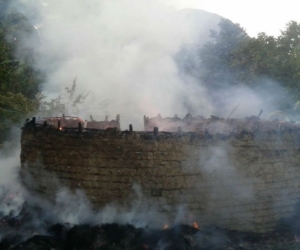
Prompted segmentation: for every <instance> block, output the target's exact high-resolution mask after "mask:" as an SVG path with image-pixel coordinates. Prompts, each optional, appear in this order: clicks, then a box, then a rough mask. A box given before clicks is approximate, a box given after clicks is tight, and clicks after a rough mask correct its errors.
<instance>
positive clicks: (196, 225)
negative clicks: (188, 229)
mask: <svg viewBox="0 0 300 250" xmlns="http://www.w3.org/2000/svg"><path fill="white" fill-rule="evenodd" d="M193 227H194V228H195V229H200V227H199V225H198V223H197V222H196V221H194V223H193Z"/></svg>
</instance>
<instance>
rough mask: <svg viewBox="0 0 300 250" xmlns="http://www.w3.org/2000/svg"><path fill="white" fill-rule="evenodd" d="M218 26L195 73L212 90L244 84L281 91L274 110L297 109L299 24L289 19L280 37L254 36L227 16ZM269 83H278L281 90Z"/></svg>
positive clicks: (200, 52) (299, 96)
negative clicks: (217, 30) (249, 34)
mask: <svg viewBox="0 0 300 250" xmlns="http://www.w3.org/2000/svg"><path fill="white" fill-rule="evenodd" d="M219 27H220V30H219V32H216V31H211V39H212V40H211V42H209V43H207V44H206V45H204V46H203V47H201V48H200V49H199V50H198V55H197V56H198V60H199V62H198V63H197V64H194V65H197V68H192V69H191V68H190V69H189V70H190V71H191V72H192V74H194V75H195V76H196V77H197V78H198V79H199V80H200V81H201V82H202V83H203V84H204V85H205V86H206V87H207V89H208V90H209V91H210V92H211V93H212V92H214V91H215V90H218V91H219V90H225V89H227V88H229V87H232V86H236V87H238V86H243V85H244V86H247V87H249V88H251V89H253V90H256V91H258V92H261V91H264V93H266V95H274V93H275V92H276V91H280V93H276V94H277V96H279V97H278V100H276V103H277V107H274V109H275V108H277V109H280V110H283V111H286V112H294V111H293V109H294V108H295V103H296V102H297V101H298V100H300V71H299V70H300V24H298V23H297V22H295V21H291V22H289V23H288V24H287V25H286V28H285V30H283V31H281V35H280V36H278V37H274V36H268V35H266V34H265V33H260V34H258V36H257V37H254V38H253V37H249V36H248V35H247V33H246V32H245V30H244V29H243V28H241V27H240V26H239V25H238V24H234V23H232V22H231V21H229V20H226V19H223V20H222V21H221V22H220V24H219ZM267 82H273V83H277V86H280V87H281V88H280V90H279V88H277V89H276V88H275V87H274V86H276V85H275V84H273V85H268V84H267ZM296 108H297V106H296Z"/></svg>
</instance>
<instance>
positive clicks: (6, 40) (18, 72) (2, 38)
mask: <svg viewBox="0 0 300 250" xmlns="http://www.w3.org/2000/svg"><path fill="white" fill-rule="evenodd" d="M11 2H12V1H10V0H0V140H3V139H4V136H5V134H6V133H7V131H8V130H9V126H10V125H11V124H12V123H18V122H20V121H21V120H22V119H24V117H25V116H26V115H28V114H30V113H34V112H35V110H36V109H37V108H38V102H37V101H36V94H37V93H38V90H39V86H40V84H41V82H42V76H41V74H40V73H39V72H38V71H36V70H35V69H34V68H33V67H32V63H33V48H30V47H29V46H25V45H24V44H26V43H25V42H24V40H25V39H26V38H27V37H28V36H29V35H31V34H32V32H36V30H35V29H34V27H33V25H30V23H29V22H28V21H27V19H26V18H25V17H24V16H23V15H21V14H19V13H18V12H16V11H14V10H13V9H12V8H10V3H11Z"/></svg>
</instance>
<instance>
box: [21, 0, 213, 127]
mask: <svg viewBox="0 0 300 250" xmlns="http://www.w3.org/2000/svg"><path fill="white" fill-rule="evenodd" d="M22 2H23V4H24V6H25V7H24V6H22V10H21V11H22V12H23V13H24V10H27V11H25V15H26V16H30V15H31V14H32V13H35V15H38V17H37V16H35V17H34V18H32V20H33V24H35V25H36V28H37V29H38V36H37V37H34V38H33V39H32V40H31V42H32V43H34V46H35V51H36V55H37V57H36V66H37V67H38V68H39V69H41V70H42V71H43V72H45V73H46V78H47V80H46V82H45V83H44V85H43V91H45V93H46V95H48V96H52V95H57V94H58V93H60V92H61V91H62V90H63V89H64V88H65V87H66V86H70V85H71V83H72V80H73V79H74V77H75V76H77V77H78V88H79V89H78V90H79V92H81V93H86V92H89V91H90V92H92V93H93V94H94V95H96V96H97V98H91V102H88V105H87V106H89V110H85V111H83V112H82V113H81V114H80V115H81V116H84V118H86V117H88V116H89V115H90V114H92V115H93V116H94V118H98V119H102V118H103V117H104V115H105V114H108V115H110V118H114V117H115V115H116V114H117V113H120V114H121V122H122V123H123V124H125V125H126V126H127V125H128V124H129V123H133V124H134V126H135V127H136V126H138V127H136V129H142V127H141V124H142V117H143V115H144V114H145V115H149V116H155V115H157V114H158V113H161V114H163V115H166V116H167V115H173V114H174V113H177V114H182V115H184V114H186V113H187V112H188V110H187V109H186V107H185V105H184V102H183V100H184V99H187V98H189V99H191V100H192V103H193V105H196V107H197V108H198V109H201V108H204V107H205V108H206V110H207V111H208V112H207V113H206V114H204V115H209V114H210V113H211V108H210V106H209V105H208V102H207V100H206V98H205V91H204V90H203V89H202V88H201V87H200V86H197V87H196V88H195V86H194V85H193V84H192V83H191V82H190V81H186V80H184V79H183V78H182V77H181V76H180V75H179V72H178V68H177V65H176V63H175V61H174V56H175V55H176V54H177V53H178V52H179V51H180V49H181V48H182V45H185V44H189V43H191V42H192V41H193V39H194V31H193V30H192V28H191V27H192V26H191V25H190V23H189V21H188V20H187V19H186V18H185V17H184V16H183V15H178V14H176V13H174V12H172V8H170V5H169V2H168V1H161V0H154V1H138V0H126V1H116V0H91V1H82V0H68V1H63V2H62V1H58V0H53V1H40V2H39V3H37V2H36V1H31V0H23V1H22ZM27 12H28V13H27ZM34 22H35V23H34ZM195 100H197V101H195ZM103 101H105V102H106V103H107V105H106V106H105V108H104V109H103V107H102V106H101V105H99V103H102V102H103Z"/></svg>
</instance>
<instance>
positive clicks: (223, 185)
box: [21, 115, 300, 232]
mask: <svg viewBox="0 0 300 250" xmlns="http://www.w3.org/2000/svg"><path fill="white" fill-rule="evenodd" d="M63 119H68V118H67V117H61V118H56V120H53V122H54V123H53V124H52V123H50V122H48V120H47V119H44V120H41V121H39V120H36V121H34V120H33V121H30V122H29V121H28V122H27V123H26V124H25V125H24V127H23V128H22V137H21V146H22V152H21V164H22V168H21V175H22V179H23V181H24V183H25V185H26V186H27V187H28V188H29V189H30V190H32V191H35V192H38V193H39V194H41V195H46V196H47V197H48V198H49V199H51V198H53V197H54V196H55V192H56V191H57V188H58V187H59V185H63V186H67V187H70V188H71V189H77V188H81V189H83V190H84V191H85V193H86V195H87V197H88V198H89V199H90V201H91V202H92V204H93V205H94V206H95V207H97V208H99V207H102V206H104V205H105V204H109V203H111V202H114V203H115V204H118V205H120V206H126V203H127V201H128V199H129V197H131V196H132V193H133V191H132V186H133V185H134V184H135V183H137V184H139V185H140V186H141V189H142V192H143V194H144V195H145V196H146V197H147V199H148V200H149V201H150V202H149V204H153V205H155V206H156V207H158V209H159V210H160V211H161V212H162V213H166V214H167V215H168V216H169V219H170V221H172V220H174V217H175V216H176V213H177V210H178V207H179V206H181V205H185V206H186V208H187V209H186V211H188V212H187V213H188V216H187V217H186V220H189V219H190V220H195V221H197V223H198V224H200V225H201V224H202V225H204V224H214V225H218V226H221V227H227V228H231V229H237V230H247V231H249V230H251V231H256V232H265V231H269V230H272V229H274V227H275V225H276V223H277V222H278V220H279V219H280V218H282V217H286V216H289V215H291V213H292V212H293V209H294V206H295V205H296V203H297V202H298V200H299V198H300V192H299V191H300V184H299V180H300V167H299V162H300V134H299V132H300V129H299V126H298V124H295V123H289V122H280V121H272V122H271V121H262V120H260V119H259V118H258V117H250V118H247V119H240V120H238V119H222V118H218V117H214V116H212V117H211V118H209V119H205V118H203V117H192V116H191V115H187V116H186V117H185V118H184V119H180V118H178V117H177V116H175V117H173V118H165V119H163V118H161V117H160V116H157V117H155V118H152V119H149V118H147V117H144V123H145V130H146V131H144V132H138V131H134V130H132V126H131V127H130V128H129V130H126V131H121V130H120V126H119V125H118V124H119V116H117V119H116V120H114V121H104V123H101V124H102V125H103V124H104V125H105V126H104V125H103V126H102V125H101V126H100V125H99V126H96V125H95V124H94V123H92V124H93V125H92V128H95V129H90V128H91V126H90V125H87V124H85V122H83V121H82V120H81V119H79V118H70V119H71V120H72V122H73V125H70V124H67V123H66V125H65V126H63V125H62V124H63ZM93 122H94V121H93ZM58 124H59V125H58ZM109 124H110V125H109ZM116 124H117V125H116ZM106 125H107V126H106ZM68 126H70V127H68ZM58 183H59V184H58ZM148 209H151V207H149V208H148Z"/></svg>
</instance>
